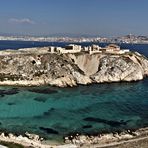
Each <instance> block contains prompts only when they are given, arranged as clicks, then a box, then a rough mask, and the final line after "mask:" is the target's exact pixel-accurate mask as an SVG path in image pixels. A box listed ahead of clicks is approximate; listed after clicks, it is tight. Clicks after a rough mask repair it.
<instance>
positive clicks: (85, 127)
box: [82, 125, 92, 129]
mask: <svg viewBox="0 0 148 148" xmlns="http://www.w3.org/2000/svg"><path fill="white" fill-rule="evenodd" d="M82 128H83V129H87V128H92V125H84V126H83V127H82Z"/></svg>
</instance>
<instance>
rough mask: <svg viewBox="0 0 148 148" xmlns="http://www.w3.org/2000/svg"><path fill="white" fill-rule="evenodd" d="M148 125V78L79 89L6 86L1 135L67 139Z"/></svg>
mask: <svg viewBox="0 0 148 148" xmlns="http://www.w3.org/2000/svg"><path fill="white" fill-rule="evenodd" d="M145 126H148V79H147V78H146V79H144V80H143V81H139V82H133V83H112V84H94V85H90V86H78V87H74V88H56V87H35V88H16V87H15V88H13V87H0V130H2V131H7V132H14V133H17V134H23V133H24V132H26V131H29V132H31V133H36V134H40V135H41V136H43V137H45V138H47V139H50V140H55V139H58V140H61V139H62V137H63V136H66V135H69V134H72V133H77V132H78V133H83V134H95V133H99V132H100V133H101V132H110V131H120V130H123V129H135V128H139V127H145Z"/></svg>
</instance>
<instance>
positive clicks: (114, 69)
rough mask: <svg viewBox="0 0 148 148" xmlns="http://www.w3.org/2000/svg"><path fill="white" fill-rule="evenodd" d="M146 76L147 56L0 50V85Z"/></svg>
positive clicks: (59, 83)
mask: <svg viewBox="0 0 148 148" xmlns="http://www.w3.org/2000/svg"><path fill="white" fill-rule="evenodd" d="M147 75H148V59H147V58H146V57H144V56H143V55H141V54H139V53H137V52H128V53H124V54H117V53H115V54H113V53H112V54H111V53H101V54H100V53H95V54H92V55H90V54H88V53H83V52H80V53H75V54H74V53H73V54H55V53H54V54H52V53H50V52H49V51H48V48H47V47H45V48H29V49H20V50H17V51H15V50H6V51H0V85H22V86H39V85H52V86H58V87H66V86H71V87H72V86H76V85H78V84H83V85H86V84H91V83H103V82H120V81H137V80H142V79H143V78H144V77H146V76H147Z"/></svg>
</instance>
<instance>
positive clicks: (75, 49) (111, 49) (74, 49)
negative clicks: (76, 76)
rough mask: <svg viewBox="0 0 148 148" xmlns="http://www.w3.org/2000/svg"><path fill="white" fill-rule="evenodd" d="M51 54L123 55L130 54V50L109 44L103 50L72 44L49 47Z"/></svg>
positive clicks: (96, 46) (96, 47)
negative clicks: (63, 46)
mask: <svg viewBox="0 0 148 148" xmlns="http://www.w3.org/2000/svg"><path fill="white" fill-rule="evenodd" d="M49 52H51V53H61V54H65V53H80V52H86V53H89V54H94V53H100V54H101V53H117V54H123V53H126V52H129V50H128V49H122V50H121V49H120V47H119V46H118V45H116V44H109V45H108V46H106V47H104V48H102V47H100V46H99V45H91V46H87V47H82V46H81V45H75V44H70V45H67V46H66V47H65V48H62V47H53V46H51V47H49Z"/></svg>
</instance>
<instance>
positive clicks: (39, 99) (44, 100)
mask: <svg viewBox="0 0 148 148" xmlns="http://www.w3.org/2000/svg"><path fill="white" fill-rule="evenodd" d="M34 100H35V101H38V102H43V103H44V102H46V101H47V98H44V97H36V98H34Z"/></svg>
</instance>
